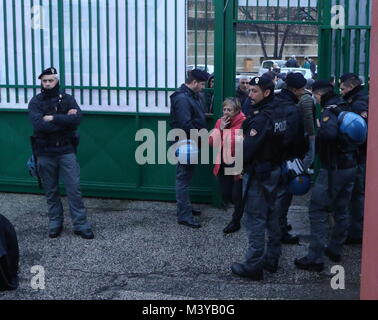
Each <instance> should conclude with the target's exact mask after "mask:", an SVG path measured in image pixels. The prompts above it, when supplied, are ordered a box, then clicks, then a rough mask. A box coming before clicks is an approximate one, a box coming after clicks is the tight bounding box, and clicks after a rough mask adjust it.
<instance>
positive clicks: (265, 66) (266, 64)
mask: <svg viewBox="0 0 378 320" xmlns="http://www.w3.org/2000/svg"><path fill="white" fill-rule="evenodd" d="M274 64H278V67H280V68H281V69H282V68H284V67H285V65H286V60H264V61H263V62H262V63H261V67H260V70H259V77H260V76H262V75H263V74H264V73H266V72H268V71H269V70H270V69H271V68H273V65H274Z"/></svg>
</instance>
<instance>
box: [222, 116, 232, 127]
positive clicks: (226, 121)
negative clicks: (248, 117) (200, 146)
mask: <svg viewBox="0 0 378 320" xmlns="http://www.w3.org/2000/svg"><path fill="white" fill-rule="evenodd" d="M230 123H231V119H230V118H229V117H224V116H223V117H222V120H221V124H220V129H221V130H224V129H225V128H226V127H227V126H228V125H229V124H230Z"/></svg>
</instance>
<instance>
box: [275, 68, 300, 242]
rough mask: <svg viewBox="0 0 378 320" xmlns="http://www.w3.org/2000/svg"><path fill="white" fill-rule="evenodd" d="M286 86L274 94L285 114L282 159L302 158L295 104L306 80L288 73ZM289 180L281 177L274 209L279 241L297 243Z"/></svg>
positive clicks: (297, 113)
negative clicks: (292, 229) (289, 219)
mask: <svg viewBox="0 0 378 320" xmlns="http://www.w3.org/2000/svg"><path fill="white" fill-rule="evenodd" d="M285 84H286V88H285V89H282V91H281V92H280V93H279V94H278V95H277V96H276V99H275V102H276V104H277V105H278V107H279V108H282V109H284V110H285V111H286V114H287V121H288V123H287V125H288V129H287V134H286V138H285V153H284V157H285V159H284V160H293V159H296V158H298V159H303V158H304V156H305V154H306V151H307V149H306V146H307V143H306V140H305V139H306V138H305V134H304V121H303V114H302V112H301V110H300V108H299V106H298V105H297V104H298V102H299V98H300V97H301V96H302V95H303V94H304V90H305V86H306V84H307V81H306V79H305V77H304V76H303V75H302V74H301V73H293V72H292V73H289V74H288V75H287V77H286V80H285ZM288 184H289V181H288V179H287V178H286V177H284V176H283V177H282V183H281V185H280V187H279V190H278V193H277V201H276V206H275V210H276V211H278V213H277V215H278V216H279V219H280V228H281V241H282V243H284V244H298V243H299V238H298V237H297V236H292V235H291V234H290V233H289V231H290V230H289V228H288V223H287V214H288V211H289V207H290V204H291V201H292V198H293V195H292V194H291V193H290V192H289V190H288V189H289V186H288Z"/></svg>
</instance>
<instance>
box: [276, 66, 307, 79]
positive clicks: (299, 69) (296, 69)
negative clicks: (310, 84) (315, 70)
mask: <svg viewBox="0 0 378 320" xmlns="http://www.w3.org/2000/svg"><path fill="white" fill-rule="evenodd" d="M290 72H300V73H302V74H303V76H304V77H305V79H306V80H308V79H312V72H311V70H310V69H305V68H281V73H286V74H287V73H290Z"/></svg>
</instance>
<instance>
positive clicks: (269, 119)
mask: <svg viewBox="0 0 378 320" xmlns="http://www.w3.org/2000/svg"><path fill="white" fill-rule="evenodd" d="M250 86H251V87H250V94H249V96H250V98H251V101H252V109H251V116H250V117H248V118H247V119H246V120H245V121H244V123H243V133H244V141H243V157H244V159H243V160H244V176H243V185H244V186H243V187H244V192H243V193H244V200H243V201H245V209H244V210H245V211H244V218H243V219H244V224H245V227H246V229H247V233H248V241H249V246H248V249H247V253H246V256H245V261H244V262H243V263H234V264H233V265H232V266H231V271H232V272H233V273H234V274H235V275H238V276H241V277H247V278H250V279H252V280H256V281H259V280H262V279H263V269H264V268H265V269H266V270H268V271H269V272H276V271H277V269H278V261H279V258H280V256H281V241H280V227H279V222H278V216H275V215H274V213H275V211H274V204H275V201H276V191H277V187H278V184H279V180H280V176H281V169H280V165H281V163H282V161H283V158H282V154H283V150H282V149H283V140H284V135H285V132H286V124H287V123H286V118H285V117H286V115H285V110H283V109H282V108H278V107H276V105H275V104H274V83H273V81H272V80H271V79H270V78H269V77H266V76H261V77H255V78H253V79H252V80H251V82H250ZM266 230H267V231H268V243H267V249H266V252H265V232H266Z"/></svg>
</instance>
